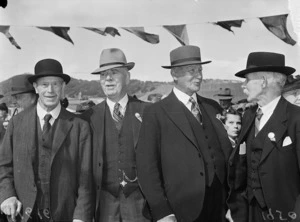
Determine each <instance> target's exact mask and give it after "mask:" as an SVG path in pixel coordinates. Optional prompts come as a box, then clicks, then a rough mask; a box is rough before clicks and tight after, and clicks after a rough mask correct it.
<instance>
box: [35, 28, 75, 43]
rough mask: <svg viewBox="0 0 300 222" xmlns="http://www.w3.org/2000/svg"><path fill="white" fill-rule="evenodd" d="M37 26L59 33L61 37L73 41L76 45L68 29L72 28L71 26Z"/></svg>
mask: <svg viewBox="0 0 300 222" xmlns="http://www.w3.org/2000/svg"><path fill="white" fill-rule="evenodd" d="M37 28H39V29H42V30H45V31H49V32H52V33H54V34H55V35H58V36H59V37H61V38H63V39H65V40H67V41H68V42H71V43H72V44H73V45H74V43H73V41H72V39H71V37H70V36H69V34H68V31H69V30H70V27H56V26H50V27H41V26H37Z"/></svg>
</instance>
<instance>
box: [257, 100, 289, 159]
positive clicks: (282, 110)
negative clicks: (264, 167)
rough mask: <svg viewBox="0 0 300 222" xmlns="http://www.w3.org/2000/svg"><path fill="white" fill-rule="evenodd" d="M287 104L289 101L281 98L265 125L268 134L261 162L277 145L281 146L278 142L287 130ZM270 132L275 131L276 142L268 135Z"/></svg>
mask: <svg viewBox="0 0 300 222" xmlns="http://www.w3.org/2000/svg"><path fill="white" fill-rule="evenodd" d="M286 106H287V101H286V100H285V99H283V98H281V99H280V100H279V102H278V104H277V106H276V108H275V110H274V112H273V114H272V116H271V117H270V119H269V120H268V122H267V123H266V125H265V126H264V127H267V131H266V135H265V141H264V146H263V152H262V156H261V159H260V162H263V161H264V159H265V158H266V157H267V156H268V155H269V153H270V152H271V151H272V150H273V149H274V148H275V147H276V146H280V144H278V142H279V141H281V138H282V137H283V136H284V133H285V132H286V131H287V126H286V121H287V117H286ZM270 132H273V133H274V134H275V140H276V141H275V142H271V140H270V139H269V137H268V134H269V133H270Z"/></svg>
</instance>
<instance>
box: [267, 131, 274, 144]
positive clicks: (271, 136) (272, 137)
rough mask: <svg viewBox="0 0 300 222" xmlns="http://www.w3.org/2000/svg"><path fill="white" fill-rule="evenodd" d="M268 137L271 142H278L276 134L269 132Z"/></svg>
mask: <svg viewBox="0 0 300 222" xmlns="http://www.w3.org/2000/svg"><path fill="white" fill-rule="evenodd" d="M268 137H269V139H270V140H271V142H276V138H275V133H273V132H269V133H268Z"/></svg>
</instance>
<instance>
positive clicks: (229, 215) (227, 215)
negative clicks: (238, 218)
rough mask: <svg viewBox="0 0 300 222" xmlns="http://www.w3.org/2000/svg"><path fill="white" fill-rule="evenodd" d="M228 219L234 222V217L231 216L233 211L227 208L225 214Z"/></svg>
mask: <svg viewBox="0 0 300 222" xmlns="http://www.w3.org/2000/svg"><path fill="white" fill-rule="evenodd" d="M225 217H226V219H227V220H228V221H229V222H234V221H233V219H232V217H231V212H230V210H227V213H226V215H225Z"/></svg>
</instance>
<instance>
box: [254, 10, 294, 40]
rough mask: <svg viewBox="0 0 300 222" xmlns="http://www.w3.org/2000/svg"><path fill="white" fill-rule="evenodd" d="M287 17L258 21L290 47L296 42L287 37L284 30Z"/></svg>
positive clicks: (262, 18) (281, 16) (265, 18)
mask: <svg viewBox="0 0 300 222" xmlns="http://www.w3.org/2000/svg"><path fill="white" fill-rule="evenodd" d="M287 16H288V14H284V15H275V16H268V17H261V18H259V19H260V21H261V22H262V23H263V24H264V26H265V27H266V28H267V29H268V30H269V31H270V32H272V33H273V34H274V35H276V36H277V37H278V38H280V39H281V40H282V41H284V42H286V43H287V44H290V45H295V44H296V41H295V40H294V39H292V37H291V36H290V35H289V33H288V31H287V28H286V18H287Z"/></svg>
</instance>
